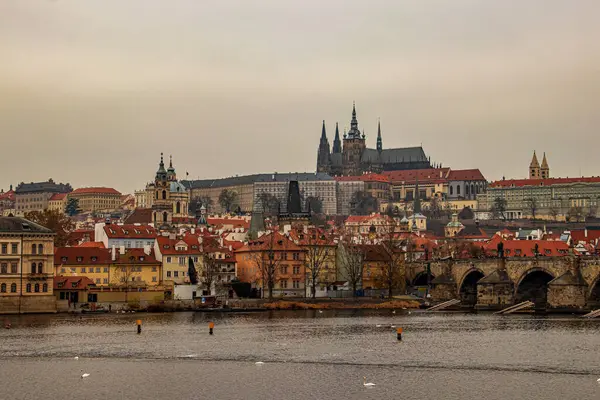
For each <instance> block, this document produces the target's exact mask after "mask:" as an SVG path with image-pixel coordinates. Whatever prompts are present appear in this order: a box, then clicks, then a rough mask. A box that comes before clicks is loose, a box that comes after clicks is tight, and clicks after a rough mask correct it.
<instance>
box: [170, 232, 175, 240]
mask: <svg viewBox="0 0 600 400" xmlns="http://www.w3.org/2000/svg"><path fill="white" fill-rule="evenodd" d="M176 238H177V235H176V234H175V233H174V232H170V233H169V239H171V240H175V239H176Z"/></svg>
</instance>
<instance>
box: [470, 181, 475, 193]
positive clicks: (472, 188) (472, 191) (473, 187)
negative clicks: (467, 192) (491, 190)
mask: <svg viewBox="0 0 600 400" xmlns="http://www.w3.org/2000/svg"><path fill="white" fill-rule="evenodd" d="M471 194H472V195H473V194H475V185H473V184H472V183H471Z"/></svg>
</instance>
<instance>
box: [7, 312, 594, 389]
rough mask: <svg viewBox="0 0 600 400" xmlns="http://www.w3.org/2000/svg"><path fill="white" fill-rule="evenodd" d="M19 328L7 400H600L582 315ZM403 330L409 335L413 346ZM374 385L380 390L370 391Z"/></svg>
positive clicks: (95, 320) (63, 323)
mask: <svg viewBox="0 0 600 400" xmlns="http://www.w3.org/2000/svg"><path fill="white" fill-rule="evenodd" d="M8 319H9V320H10V321H11V323H12V329H9V330H7V329H2V330H1V331H0V399H36V398H42V397H43V398H55V399H59V398H60V399H88V400H95V399H102V400H106V399H111V398H114V399H240V398H243V399H428V400H429V399H462V400H470V399H478V400H481V399H563V400H564V399H600V384H599V383H598V382H597V379H598V378H600V321H594V320H584V319H582V318H579V317H575V316H573V317H570V316H569V317H534V316H522V315H521V316H509V317H506V316H504V317H497V316H492V315H489V314H454V313H445V314H432V313H424V312H416V311H413V312H411V313H410V314H408V312H407V311H402V312H400V311H398V312H397V313H396V314H392V312H391V311H379V310H377V311H375V310H373V311H370V310H367V311H360V312H353V311H325V312H323V313H319V312H317V311H314V310H309V311H275V312H268V313H248V314H203V313H171V314H125V315H84V316H72V315H45V316H21V317H17V316H13V317H8ZM136 319H142V324H143V325H142V328H143V329H142V334H141V335H138V334H137V333H136V325H135V320H136ZM210 320H213V321H214V322H215V329H214V335H212V336H210V335H209V334H208V322H209V321H210ZM2 325H4V324H2ZM392 326H394V327H402V328H403V329H404V334H403V340H402V342H398V341H397V339H396V330H395V328H392ZM76 356H77V357H79V359H78V360H75V359H74V357H76ZM258 361H261V362H264V364H263V365H256V364H255V363H256V362H258ZM84 372H85V373H89V374H90V376H89V377H87V378H85V379H82V378H81V375H82V373H84ZM363 377H366V378H367V381H368V382H373V383H375V384H376V386H374V387H372V388H367V387H364V386H363Z"/></svg>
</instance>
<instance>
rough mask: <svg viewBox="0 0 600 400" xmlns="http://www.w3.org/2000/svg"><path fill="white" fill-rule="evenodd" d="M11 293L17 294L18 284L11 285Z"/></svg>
mask: <svg viewBox="0 0 600 400" xmlns="http://www.w3.org/2000/svg"><path fill="white" fill-rule="evenodd" d="M10 292H11V293H17V284H16V283H11V284H10Z"/></svg>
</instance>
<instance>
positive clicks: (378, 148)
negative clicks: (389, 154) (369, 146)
mask: <svg viewBox="0 0 600 400" xmlns="http://www.w3.org/2000/svg"><path fill="white" fill-rule="evenodd" d="M382 151H383V141H382V140H381V122H380V121H377V152H378V153H379V154H381V152H382Z"/></svg>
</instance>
